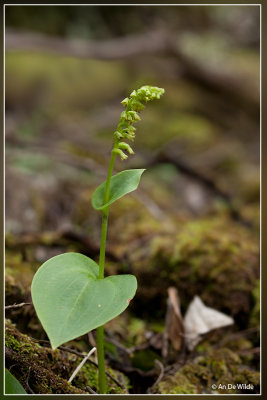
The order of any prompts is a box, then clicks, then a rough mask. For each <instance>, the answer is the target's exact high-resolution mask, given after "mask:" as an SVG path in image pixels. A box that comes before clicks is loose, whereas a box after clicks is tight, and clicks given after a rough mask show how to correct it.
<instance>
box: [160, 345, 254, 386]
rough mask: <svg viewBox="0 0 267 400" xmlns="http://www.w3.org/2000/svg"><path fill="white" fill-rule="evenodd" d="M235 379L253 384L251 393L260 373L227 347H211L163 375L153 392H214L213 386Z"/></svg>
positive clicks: (237, 381) (235, 382)
mask: <svg viewBox="0 0 267 400" xmlns="http://www.w3.org/2000/svg"><path fill="white" fill-rule="evenodd" d="M229 383H230V384H237V383H243V384H244V383H246V384H252V385H253V386H254V389H253V391H252V393H257V388H258V386H259V383H260V377H259V373H258V372H256V371H253V370H250V369H249V368H244V367H243V366H242V364H241V360H240V358H239V357H238V356H237V355H236V354H235V353H233V352H232V351H231V350H229V349H227V348H221V349H217V350H210V351H209V352H208V353H206V354H203V355H202V356H198V357H196V358H195V359H194V360H193V361H189V362H188V363H187V364H185V366H183V367H182V368H180V369H179V371H178V372H177V373H176V374H175V375H173V376H166V377H165V378H164V379H163V380H162V381H161V382H160V383H159V384H158V386H157V388H156V389H155V392H157V393H161V394H202V393H213V389H212V386H211V385H212V384H215V385H216V387H218V386H219V384H221V385H226V387H227V385H228V384H229ZM217 393H237V394H238V393H242V390H240V389H231V388H229V389H218V390H217Z"/></svg>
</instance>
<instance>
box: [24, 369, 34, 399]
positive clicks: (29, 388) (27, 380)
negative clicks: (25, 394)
mask: <svg viewBox="0 0 267 400" xmlns="http://www.w3.org/2000/svg"><path fill="white" fill-rule="evenodd" d="M30 373H31V367H30V368H29V372H28V376H27V379H26V385H27V388H28V390H29V392H30V393H31V394H35V393H34V391H33V390H32V388H31V387H30V385H29V378H30Z"/></svg>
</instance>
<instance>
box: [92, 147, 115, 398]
mask: <svg viewBox="0 0 267 400" xmlns="http://www.w3.org/2000/svg"><path fill="white" fill-rule="evenodd" d="M116 156H117V155H116V154H115V153H113V152H112V153H111V159H110V163H109V168H108V176H107V180H106V189H105V196H104V204H105V203H107V201H108V199H109V191H110V181H111V177H112V171H113V166H114V162H115V160H116ZM108 214H109V206H108V207H106V208H104V209H103V211H102V226H101V242H100V254H99V276H98V278H99V279H104V268H105V254H106V241H107V229H108ZM96 345H97V358H98V387H99V393H102V394H105V393H106V392H107V383H106V373H105V360H104V326H99V327H98V328H97V330H96Z"/></svg>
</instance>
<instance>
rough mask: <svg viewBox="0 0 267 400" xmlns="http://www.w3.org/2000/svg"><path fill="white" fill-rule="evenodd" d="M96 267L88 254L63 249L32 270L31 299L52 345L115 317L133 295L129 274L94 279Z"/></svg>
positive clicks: (135, 285) (96, 276) (79, 334)
mask: <svg viewBox="0 0 267 400" xmlns="http://www.w3.org/2000/svg"><path fill="white" fill-rule="evenodd" d="M98 270H99V267H98V265H97V264H96V263H95V262H94V261H93V260H91V259H90V258H88V257H86V256H84V255H82V254H78V253H65V254H62V255H59V256H56V257H53V258H51V259H50V260H48V261H46V262H45V263H44V264H43V265H42V266H41V267H40V268H39V269H38V271H37V272H36V274H35V276H34V278H33V281H32V286H31V292H32V300H33V304H34V307H35V310H36V313H37V315H38V318H39V319H40V321H41V323H42V325H43V327H44V329H45V331H46V333H47V335H48V337H49V339H50V342H51V345H52V347H53V349H55V348H56V347H58V346H60V345H61V344H62V343H65V342H67V341H69V340H72V339H75V338H76V337H79V336H81V335H84V334H85V333H87V332H89V331H91V330H92V329H95V328H97V327H98V326H101V325H103V324H105V323H106V322H108V321H110V320H111V319H113V318H115V317H116V316H117V315H119V314H121V313H122V312H123V311H124V310H125V309H126V308H127V306H128V305H129V300H130V299H132V298H133V297H134V295H135V292H136V288H137V282H136V278H135V277H134V276H133V275H114V276H109V277H107V278H104V279H98Z"/></svg>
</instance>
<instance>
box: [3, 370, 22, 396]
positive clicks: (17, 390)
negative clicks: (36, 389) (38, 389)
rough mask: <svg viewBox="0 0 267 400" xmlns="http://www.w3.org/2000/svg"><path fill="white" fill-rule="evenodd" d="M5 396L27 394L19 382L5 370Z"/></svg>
mask: <svg viewBox="0 0 267 400" xmlns="http://www.w3.org/2000/svg"><path fill="white" fill-rule="evenodd" d="M5 394H27V392H26V391H25V390H24V388H23V386H21V384H20V383H19V381H18V380H17V379H16V378H15V377H14V376H13V375H12V374H11V373H10V372H9V371H8V369H6V368H5Z"/></svg>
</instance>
